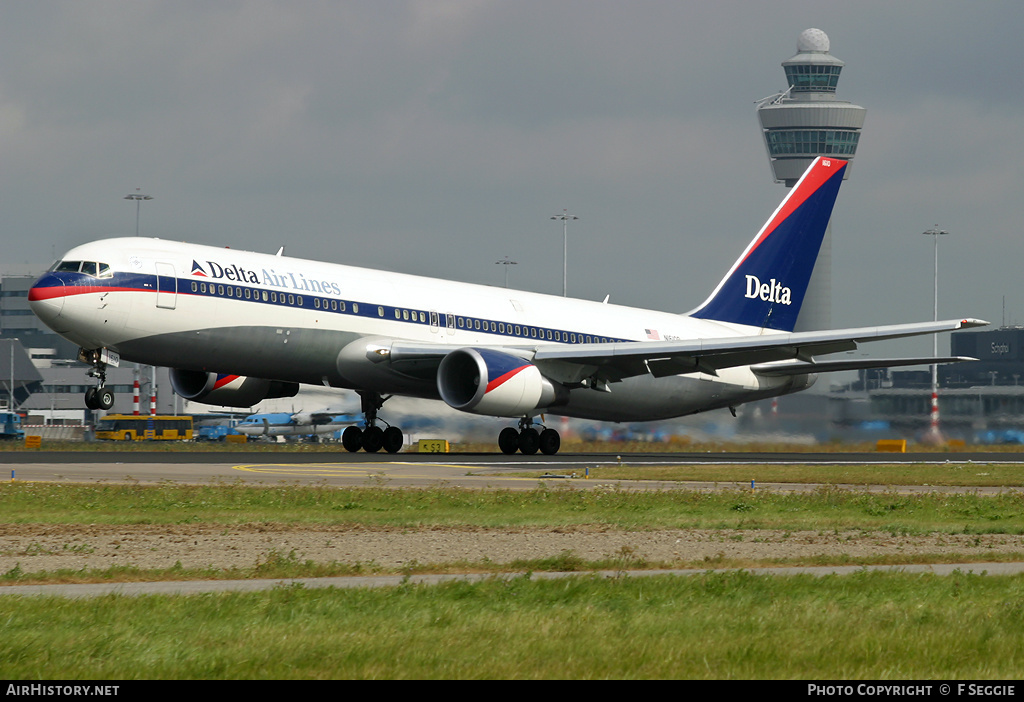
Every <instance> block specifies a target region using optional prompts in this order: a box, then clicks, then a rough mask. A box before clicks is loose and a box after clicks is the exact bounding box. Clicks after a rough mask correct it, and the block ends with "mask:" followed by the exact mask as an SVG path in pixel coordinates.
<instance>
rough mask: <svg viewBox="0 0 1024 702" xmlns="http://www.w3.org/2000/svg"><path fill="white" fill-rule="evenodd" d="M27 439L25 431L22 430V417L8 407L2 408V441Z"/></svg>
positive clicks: (0, 432)
mask: <svg viewBox="0 0 1024 702" xmlns="http://www.w3.org/2000/svg"><path fill="white" fill-rule="evenodd" d="M24 438H25V430H24V429H22V428H21V416H20V415H19V414H18V413H17V412H11V411H10V410H8V409H7V408H6V407H0V439H15V440H20V439H24Z"/></svg>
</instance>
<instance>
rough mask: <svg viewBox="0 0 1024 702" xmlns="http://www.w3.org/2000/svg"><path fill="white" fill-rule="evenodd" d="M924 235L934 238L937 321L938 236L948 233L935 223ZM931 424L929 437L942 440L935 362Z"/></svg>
mask: <svg viewBox="0 0 1024 702" xmlns="http://www.w3.org/2000/svg"><path fill="white" fill-rule="evenodd" d="M921 233H922V234H924V235H925V236H930V237H932V239H933V240H934V244H935V245H934V274H933V277H932V320H934V321H938V319H939V237H940V236H945V235H946V234H949V232H947V231H945V230H943V229H939V225H937V224H936V225H935V226H934V227H932V228H931V229H929V230H928V231H924V232H921ZM938 355H939V339H938V335H934V334H933V335H932V356H933V357H935V358H937V357H938ZM930 419H931V426H930V427H929V429H928V434H929V437H930V438H931V439H932V440H933V441H936V442H938V441H941V440H942V432H940V431H939V367H938V365H936V364H935V363H933V364H932V406H931V415H930Z"/></svg>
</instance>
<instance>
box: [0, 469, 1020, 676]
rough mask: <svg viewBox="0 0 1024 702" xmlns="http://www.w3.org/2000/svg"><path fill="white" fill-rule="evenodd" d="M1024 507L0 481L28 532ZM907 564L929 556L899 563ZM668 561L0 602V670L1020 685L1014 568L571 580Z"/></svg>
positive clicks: (970, 519) (984, 529)
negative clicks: (374, 583)
mask: <svg viewBox="0 0 1024 702" xmlns="http://www.w3.org/2000/svg"><path fill="white" fill-rule="evenodd" d="M1022 507H1024V497H1022V496H1020V495H1017V494H1013V493H1009V492H1006V493H1002V494H998V495H991V496H983V495H978V494H971V493H965V494H950V495H944V494H937V493H931V494H915V495H903V494H897V493H895V492H887V493H869V492H866V491H857V490H853V491H851V490H841V489H836V488H828V487H826V488H822V489H819V490H817V491H815V492H813V493H810V494H795V493H794V494H788V493H781V492H774V491H772V492H770V491H760V490H757V491H751V490H749V489H732V490H725V491H721V492H697V491H677V490H673V491H668V490H665V491H659V490H654V491H627V490H620V489H616V488H615V487H614V485H603V486H597V487H596V489H590V490H582V489H578V488H577V487H575V486H574V485H573V484H572V483H564V484H558V486H557V487H551V486H548V487H542V488H538V489H535V490H528V491H509V490H493V491H474V490H465V489H457V488H452V487H448V486H443V485H438V486H435V487H432V488H429V489H422V490H392V489H388V488H386V487H362V488H351V489H349V488H329V487H327V486H312V487H309V486H299V485H280V486H275V487H268V486H252V485H246V484H242V483H231V484H211V485H179V484H174V483H165V484H160V485H141V484H139V485H132V484H58V483H19V482H13V483H0V523H6V524H19V523H20V524H40V525H46V524H72V525H74V524H182V523H202V524H219V525H225V526H229V525H232V524H251V523H282V524H294V525H299V526H303V525H305V526H310V527H316V526H317V525H327V524H343V525H348V524H350V525H363V526H367V527H371V528H374V527H379V528H400V529H429V528H432V527H436V526H440V527H451V528H460V527H465V528H478V527H488V528H503V527H508V528H515V527H538V528H558V527H561V526H580V527H586V526H596V527H597V528H615V529H663V528H697V527H699V528H711V529H715V528H737V529H747V530H756V529H762V528H773V529H792V530H797V529H814V530H819V531H832V530H837V531H839V530H846V529H853V530H859V529H862V530H875V529H881V530H889V531H892V532H894V533H930V532H944V533H973V534H981V533H988V532H993V533H1004V534H1024V509H1022ZM947 557H948V556H947ZM1002 558H1010V559H1012V558H1014V556H1012V555H1010V556H1002ZM911 560H923V561H926V562H927V561H928V560H929V559H928V557H927V556H924V557H921V558H919V559H904V560H903V561H902V562H910V561H911ZM868 561H870V562H884V561H880V560H879V559H865V560H864V562H868ZM782 562H783V561H778V563H782ZM811 562H813V563H820V562H821V561H820V560H819V559H815V560H813V561H811ZM843 562H844V563H851V562H854V563H856V562H858V561H854V560H851V559H847V560H843ZM890 562H891V561H890ZM661 565H665V564H656V563H647V562H644V561H642V560H641V559H639V558H637V557H635V555H634V554H631V553H628V552H626V551H625V550H624V551H623V552H622V553H620V554H618V556H617V557H610V558H608V559H606V560H604V561H602V562H600V563H597V562H587V561H583V560H582V559H580V558H578V557H577V556H575V555H574V554H573V553H572V552H570V551H566V552H563V553H562V554H560V555H558V556H555V557H552V558H549V559H544V560H542V561H523V562H517V563H512V564H506V565H503V566H498V565H496V564H491V563H486V562H485V563H448V564H410V565H409V566H408V567H407V568H405V569H403V571H404V572H409V573H414V572H472V571H479V572H495V573H496V572H498V571H501V570H507V569H509V568H511V569H515V570H519V571H520V572H521V571H531V570H534V571H540V570H557V571H576V572H581V574H580V575H577V576H573V577H570V578H567V579H562V580H556V581H540V580H536V581H534V580H530V579H528V578H527V577H522V576H513V577H512V578H511V579H503V578H502V579H499V578H497V577H496V578H494V579H490V580H486V581H484V582H479V583H474V584H468V583H449V584H444V585H435V586H418V585H411V584H405V585H401V586H398V587H391V588H381V589H362V590H333V589H323V590H320V589H316V590H312V589H304V588H302V587H300V586H289V587H280V588H277V589H275V590H272V591H269V592H261V593H223V594H206V595H193V596H157V595H150V596H141V597H127V596H117V595H110V596H103V597H98V598H94V599H84V600H78V599H75V600H70V599H63V598H50V597H19V596H10V595H7V596H0V676H2V677H6V678H8V679H19V680H25V679H40V678H42V679H65V680H78V679H99V680H132V679H158V678H163V679H319V678H410V679H465V678H537V679H541V678H543V679H552V678H561V679H564V678H572V679H584V678H592V679H594V678H634V679H650V678H709V679H724V678H743V679H758V678H760V679H777V678H791V679H823V680H835V679H851V680H852V679H858V678H862V679H877V680H887V679H896V680H900V679H902V680H907V679H910V680H921V679H947V680H952V679H963V678H967V679H994V678H1011V679H1013V678H1017V677H1019V675H1020V670H1021V669H1022V666H1024V660H1022V659H1024V577H1018V576H998V577H996V576H992V577H982V576H977V575H967V574H956V575H954V576H950V577H937V576H927V575H907V574H894V573H868V572H862V573H858V574H856V575H854V576H846V577H836V576H830V577H825V578H812V577H809V576H808V577H805V576H785V577H769V576H754V575H751V574H749V573H744V572H720V573H704V574H700V575H695V576H691V577H678V576H653V577H649V578H612V579H601V578H599V577H596V576H593V575H587V574H585V571H587V570H589V569H593V568H608V569H611V570H620V569H626V568H645V567H647V568H649V567H658V566H661ZM671 565H674V566H677V567H678V566H680V565H685V564H678V563H677V564H671ZM703 565H704V566H706V567H716V568H717V567H725V566H730V565H751V564H736V563H729V562H725V561H714V562H706V563H704V564H703ZM375 572H380V569H379V568H377V567H375V566H374V564H372V563H369V564H351V563H349V564H341V563H326V564H325V563H312V562H308V561H303V560H301V559H300V558H299V557H298V556H297V555H296V554H295V553H287V554H285V553H276V552H275V553H271V554H269V555H268V556H267V557H265V558H264V559H263V560H262V561H261V562H259V563H256V564H253V566H252V567H251V568H242V569H233V570H217V569H207V570H193V571H188V570H185V569H183V568H180V567H175V568H171V569H169V570H164V571H140V570H138V569H134V568H131V567H124V566H119V567H116V568H109V569H105V570H103V571H89V572H86V571H74V572H59V573H49V574H45V573H44V574H29V573H23V572H21V571H20V568H17V567H16V568H13V569H11V570H10V571H8V572H7V573H5V574H0V575H2V577H3V581H4V582H6V583H7V584H20V583H25V582H30V581H37V580H44V581H48V582H71V581H83V580H105V581H123V580H154V579H182V578H223V577H229V578H238V577H267V578H284V577H300V576H317V575H346V574H350V575H355V574H372V573H375Z"/></svg>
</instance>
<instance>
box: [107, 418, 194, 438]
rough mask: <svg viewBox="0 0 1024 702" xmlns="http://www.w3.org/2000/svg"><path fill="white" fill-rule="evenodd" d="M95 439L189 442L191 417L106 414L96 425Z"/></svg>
mask: <svg viewBox="0 0 1024 702" xmlns="http://www.w3.org/2000/svg"><path fill="white" fill-rule="evenodd" d="M96 438H97V439H107V440H111V441H146V440H170V441H191V440H192V417H175V416H169V415H134V414H108V415H107V416H106V417H103V418H102V419H101V420H99V422H97V423H96Z"/></svg>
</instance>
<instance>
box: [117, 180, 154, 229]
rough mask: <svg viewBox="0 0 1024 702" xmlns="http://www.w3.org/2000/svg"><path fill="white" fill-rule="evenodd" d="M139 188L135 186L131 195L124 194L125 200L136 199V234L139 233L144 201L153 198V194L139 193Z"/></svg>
mask: <svg viewBox="0 0 1024 702" xmlns="http://www.w3.org/2000/svg"><path fill="white" fill-rule="evenodd" d="M139 190H140V188H135V192H134V193H132V194H131V195H125V196H124V199H125V200H134V201H135V236H138V235H139V212H140V210H141V208H142V201H143V200H152V199H153V196H152V195H142V194H141V193H139Z"/></svg>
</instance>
